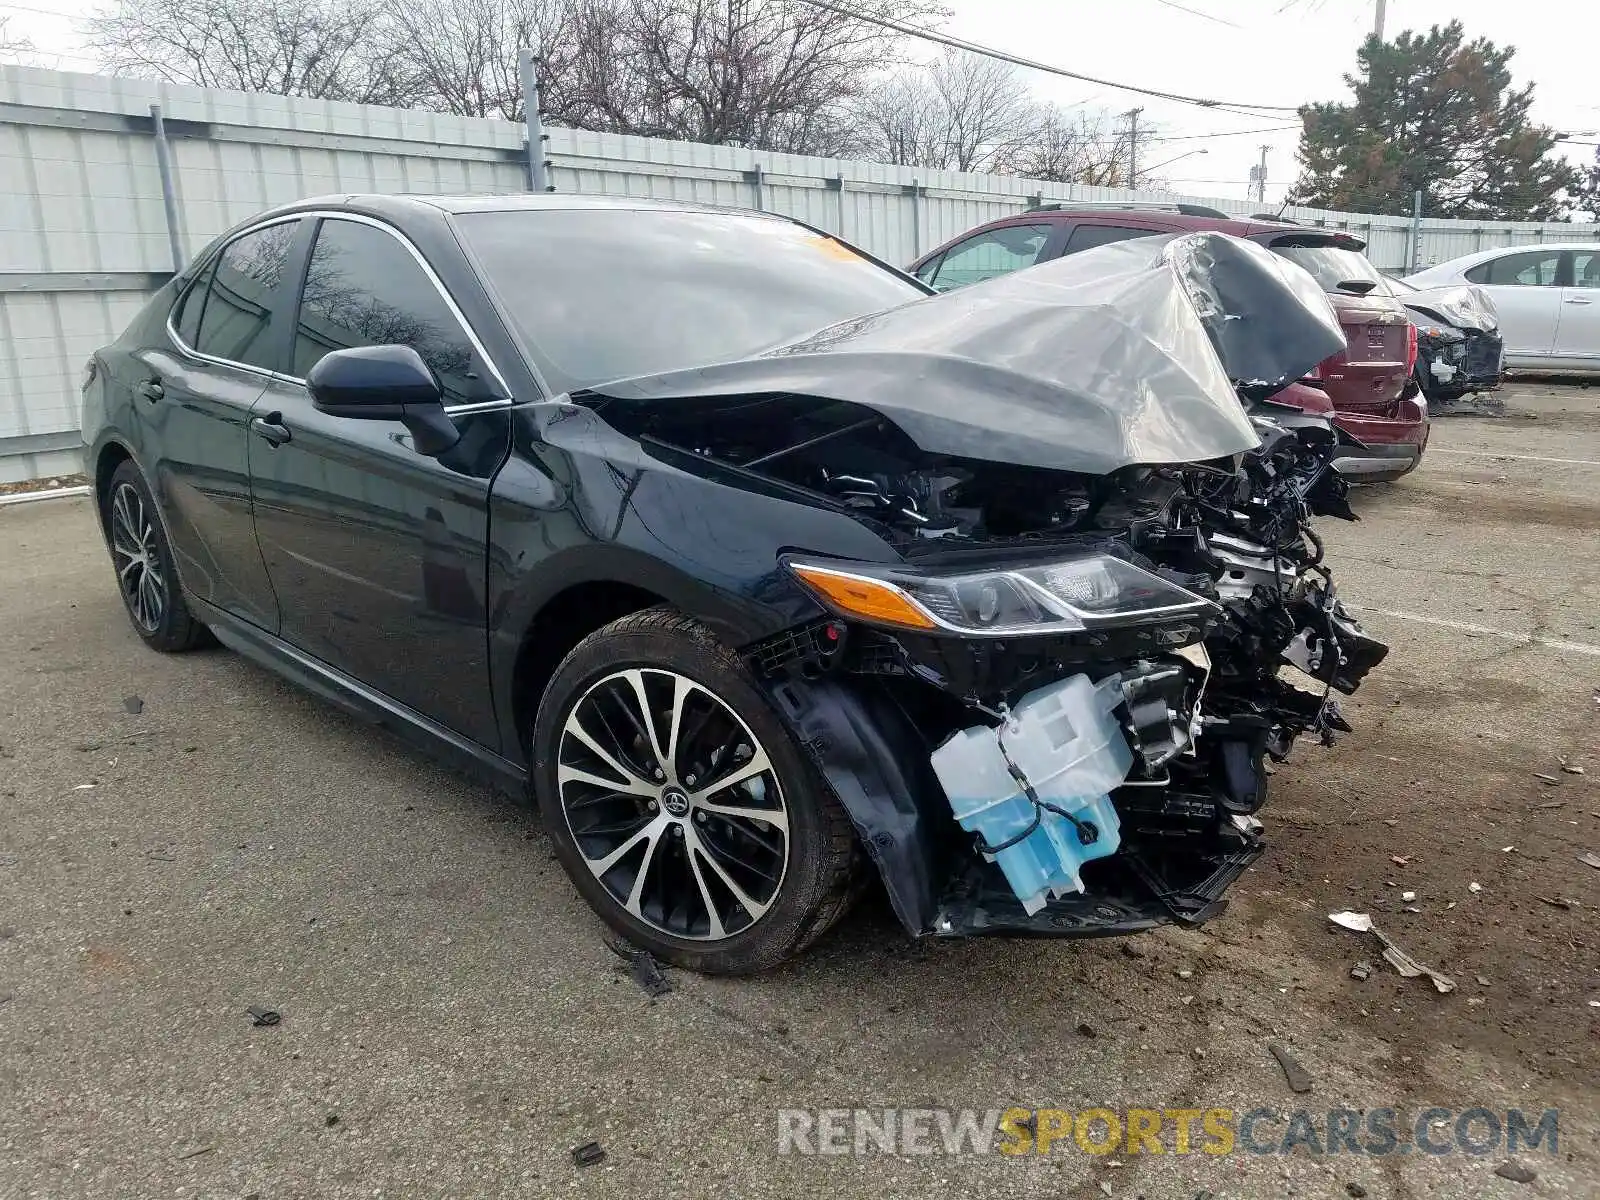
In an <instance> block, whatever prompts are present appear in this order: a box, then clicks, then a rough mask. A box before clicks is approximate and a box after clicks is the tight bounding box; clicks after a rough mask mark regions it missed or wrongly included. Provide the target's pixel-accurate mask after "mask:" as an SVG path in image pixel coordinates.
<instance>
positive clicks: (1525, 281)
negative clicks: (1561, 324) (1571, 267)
mask: <svg viewBox="0 0 1600 1200" xmlns="http://www.w3.org/2000/svg"><path fill="white" fill-rule="evenodd" d="M1560 268H1561V253H1560V251H1557V250H1525V251H1523V252H1522V253H1521V254H1505V255H1502V256H1501V257H1499V258H1492V259H1490V260H1489V261H1488V262H1486V263H1479V264H1478V265H1477V266H1475V267H1473V268H1472V269H1471V270H1470V271H1468V272H1467V278H1468V279H1470V280H1472V282H1473V283H1499V284H1506V285H1508V286H1511V287H1554V286H1555V282H1556V276H1557V274H1558V273H1559V271H1560Z"/></svg>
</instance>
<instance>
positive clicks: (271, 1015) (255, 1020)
mask: <svg viewBox="0 0 1600 1200" xmlns="http://www.w3.org/2000/svg"><path fill="white" fill-rule="evenodd" d="M244 1011H245V1012H247V1013H249V1014H250V1023H251V1024H252V1025H276V1024H278V1022H280V1021H282V1020H283V1014H282V1013H280V1012H279V1011H278V1010H277V1009H275V1008H263V1007H262V1006H261V1005H259V1004H252V1005H251V1006H250V1007H249V1008H247V1009H245V1010H244Z"/></svg>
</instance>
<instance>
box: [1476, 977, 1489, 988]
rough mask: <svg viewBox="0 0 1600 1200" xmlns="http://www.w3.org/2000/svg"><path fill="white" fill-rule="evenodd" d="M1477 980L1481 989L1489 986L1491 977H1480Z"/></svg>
mask: <svg viewBox="0 0 1600 1200" xmlns="http://www.w3.org/2000/svg"><path fill="white" fill-rule="evenodd" d="M1477 980H1478V986H1479V987H1488V986H1489V977H1488V976H1487V975H1479V976H1478V977H1477Z"/></svg>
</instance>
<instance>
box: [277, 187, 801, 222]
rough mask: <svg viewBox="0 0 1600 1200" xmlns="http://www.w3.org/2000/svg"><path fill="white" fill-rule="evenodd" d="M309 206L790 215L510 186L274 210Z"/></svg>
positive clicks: (330, 200)
mask: <svg viewBox="0 0 1600 1200" xmlns="http://www.w3.org/2000/svg"><path fill="white" fill-rule="evenodd" d="M307 209H336V210H337V209H348V210H349V211H351V212H357V213H363V212H373V213H386V214H394V215H398V214H400V213H403V212H409V213H411V214H413V215H425V214H432V213H449V214H451V215H455V214H459V213H478V212H556V211H572V210H579V209H587V210H593V209H610V210H634V211H638V210H653V211H656V212H722V213H737V214H739V215H741V216H749V217H764V218H767V219H769V220H775V221H786V220H788V218H787V217H783V216H779V215H777V214H774V213H766V212H762V211H760V210H759V209H747V208H729V207H725V206H719V205H715V204H700V203H697V202H695V201H692V200H658V199H655V198H653V197H646V196H602V195H594V196H583V195H576V194H573V193H568V192H543V193H540V192H510V193H506V194H503V195H482V194H479V195H455V196H433V195H419V194H409V193H382V194H368V193H359V192H358V193H347V194H339V195H331V196H312V197H309V198H307V199H305V200H297V201H295V202H294V203H293V204H286V205H283V206H282V207H281V208H279V209H275V210H273V211H274V212H282V213H290V212H297V211H305V210H307Z"/></svg>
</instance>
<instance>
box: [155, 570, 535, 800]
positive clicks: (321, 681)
mask: <svg viewBox="0 0 1600 1200" xmlns="http://www.w3.org/2000/svg"><path fill="white" fill-rule="evenodd" d="M184 599H185V600H186V601H187V602H188V605H189V608H190V609H191V611H193V613H194V615H195V616H196V617H198V618H199V619H200V620H201V621H202V622H204V624H205V625H206V626H207V628H209V629H210V630H211V632H212V633H214V634H215V635H216V637H217V640H218V641H219V642H221V643H222V644H223V645H224V646H226V647H228V649H230V650H235V651H237V652H238V653H240V654H242V655H244V656H245V657H246V658H248V659H250V660H251V661H252V662H256V663H259V664H260V665H261V666H263V667H266V668H267V669H268V670H270V671H273V672H275V673H276V674H279V675H282V676H284V677H285V678H287V679H289V680H291V681H293V682H294V683H297V684H299V685H300V686H301V687H303V688H305V689H306V690H307V691H309V692H314V693H315V694H317V695H318V696H321V697H322V698H323V699H324V700H329V701H332V702H333V703H334V704H337V705H338V706H339V707H340V708H342V709H344V710H345V711H346V712H349V713H353V714H354V715H355V716H358V717H360V718H361V719H362V720H364V721H370V722H371V723H372V724H374V725H377V726H379V727H380V728H383V729H387V730H389V731H390V732H391V733H394V734H395V735H397V736H398V737H400V738H401V739H402V740H404V741H405V742H407V743H408V744H410V745H412V746H415V747H416V748H417V749H419V750H421V751H422V752H423V753H425V754H427V755H428V756H429V757H431V758H436V759H438V760H440V761H441V762H444V763H447V764H448V765H450V766H452V767H454V768H456V769H457V770H460V771H464V772H465V773H467V774H469V775H472V776H474V777H476V778H478V779H481V780H483V782H485V783H487V784H489V785H491V786H493V787H496V788H499V789H500V790H502V791H505V792H507V793H509V794H510V795H512V796H517V797H527V796H529V795H531V792H530V790H529V780H528V772H527V771H526V770H524V769H523V768H522V767H519V766H518V765H517V764H516V763H514V762H511V761H510V760H509V759H506V758H502V757H501V756H500V755H498V754H496V753H495V752H494V751H492V750H489V749H487V748H486V747H483V746H480V745H479V744H478V743H477V742H474V741H472V740H471V739H469V738H464V737H462V736H461V735H460V734H459V733H456V732H454V731H453V730H450V729H446V728H445V727H444V726H443V725H440V724H439V723H438V722H437V721H433V720H430V719H429V718H428V717H425V716H423V715H422V714H421V713H419V712H418V711H417V710H416V709H414V708H411V707H409V706H408V705H405V704H401V703H400V702H399V701H398V700H392V699H390V698H389V697H388V696H385V695H384V694H383V693H382V692H379V691H376V690H375V689H373V688H370V687H368V686H367V685H366V684H364V683H362V682H360V681H359V680H357V679H354V678H352V677H351V676H349V675H346V674H345V673H344V672H343V671H339V670H337V669H335V668H333V667H330V666H329V665H328V664H327V663H325V662H323V661H322V660H321V659H317V658H313V657H312V656H311V655H309V654H305V653H303V652H301V651H299V650H296V649H295V648H294V647H293V646H291V645H289V644H288V643H287V642H285V641H284V640H283V639H282V638H279V637H275V636H274V635H272V634H270V633H268V632H266V631H265V630H264V629H258V628H257V627H256V626H254V625H251V624H250V623H249V622H248V621H241V620H240V619H239V618H238V617H235V616H233V615H231V614H230V613H227V612H224V611H223V610H222V609H220V608H217V607H215V606H214V605H211V604H207V603H206V602H205V601H203V600H197V599H195V598H194V597H193V596H186V597H185V598H184Z"/></svg>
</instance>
